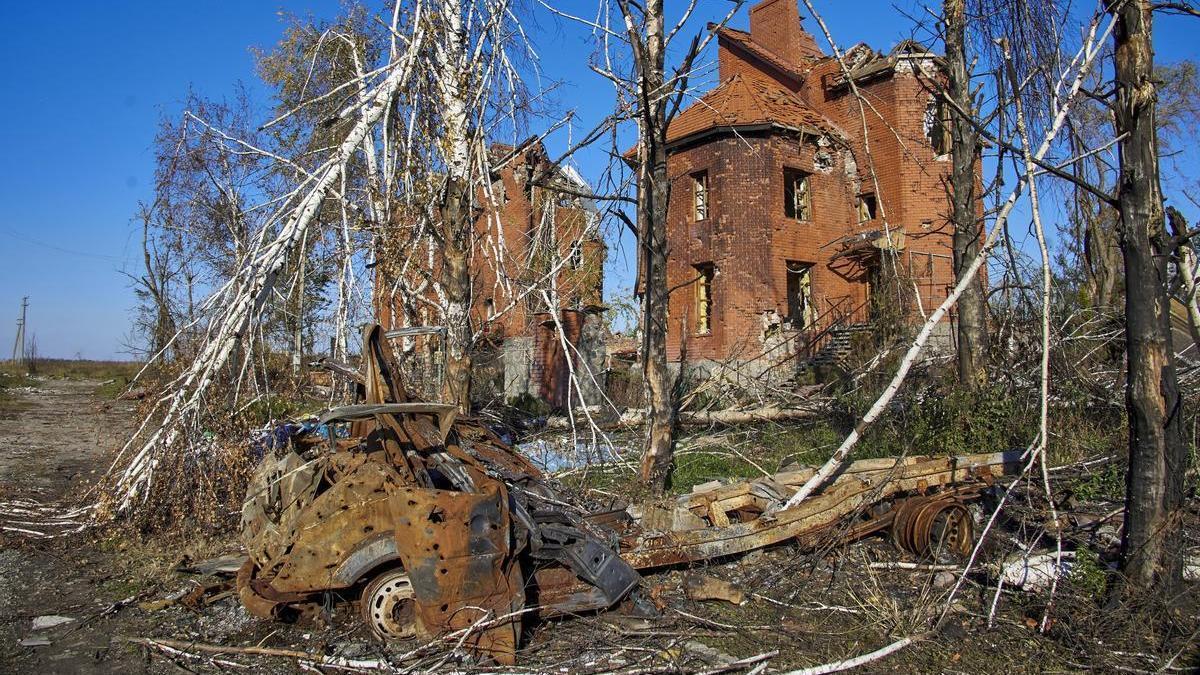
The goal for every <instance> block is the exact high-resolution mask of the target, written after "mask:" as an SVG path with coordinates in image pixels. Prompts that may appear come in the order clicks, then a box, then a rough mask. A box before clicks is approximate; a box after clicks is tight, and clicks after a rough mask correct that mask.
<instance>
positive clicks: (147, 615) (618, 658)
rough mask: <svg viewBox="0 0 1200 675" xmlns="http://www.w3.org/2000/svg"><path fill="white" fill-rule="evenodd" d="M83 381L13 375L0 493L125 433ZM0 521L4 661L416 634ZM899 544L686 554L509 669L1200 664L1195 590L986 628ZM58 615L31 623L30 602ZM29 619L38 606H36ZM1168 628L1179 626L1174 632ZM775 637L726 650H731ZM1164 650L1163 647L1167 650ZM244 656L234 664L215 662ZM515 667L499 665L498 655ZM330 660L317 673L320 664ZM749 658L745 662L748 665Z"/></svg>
mask: <svg viewBox="0 0 1200 675" xmlns="http://www.w3.org/2000/svg"><path fill="white" fill-rule="evenodd" d="M99 384H100V383H99V382H96V381H71V380H42V381H39V382H37V384H36V385H35V386H34V387H31V388H22V389H17V390H10V392H9V393H10V395H11V397H10V398H9V399H8V401H7V402H6V403H5V405H4V407H3V408H0V499H12V498H15V497H29V498H34V499H37V500H39V501H42V502H46V503H59V502H63V501H78V500H79V498H80V496H81V495H82V493H83V491H85V490H86V489H87V486H88V485H90V484H91V482H92V481H94V479H95V478H96V476H97V475H99V473H100V472H102V471H103V470H104V469H105V468H106V467H107V462H106V458H108V457H110V453H112V452H113V451H114V449H115V448H116V447H118V445H119V444H120V443H121V442H122V441H123V440H124V439H125V438H126V437H127V434H128V432H129V430H130V428H131V425H132V423H133V418H134V404H132V403H128V402H112V401H102V400H100V399H99V398H97V397H96V396H95V394H94V392H95V391H96V389H97V387H98V386H99ZM11 535H12V533H0V672H2V673H8V672H13V673H24V672H39V673H109V672H123V673H138V672H146V673H168V672H170V673H175V672H181V671H182V672H218V671H224V670H229V669H236V670H239V671H241V672H254V673H274V672H280V673H286V672H296V671H297V670H298V669H299V664H298V663H297V662H296V661H295V660H294V659H286V658H272V657H262V656H248V655H245V654H237V653H234V654H227V655H225V656H222V657H221V659H223V660H222V661H214V660H213V659H212V655H208V656H206V657H204V658H194V657H187V656H181V655H179V654H175V655H169V654H165V653H163V651H162V650H158V649H147V648H146V647H143V646H140V645H137V644H134V643H132V642H130V641H129V638H140V637H156V638H166V639H173V640H179V641H184V642H189V643H205V644H216V645H225V646H239V647H244V646H254V645H258V646H263V647H269V648H276V649H288V650H301V651H304V652H307V653H310V654H322V655H333V656H341V657H346V658H355V659H376V658H392V659H395V658H396V657H397V655H400V654H404V653H406V652H411V651H412V650H414V649H417V648H419V647H421V645H420V643H417V642H415V641H414V642H410V643H399V644H392V645H382V644H380V643H378V642H376V641H374V640H372V639H371V638H370V637H369V636H368V635H367V634H366V631H365V630H364V629H363V628H362V626H361V624H360V623H359V622H358V620H357V618H356V615H355V609H354V604H353V602H352V598H341V597H337V596H331V597H330V598H329V599H328V600H329V602H328V607H327V612H326V613H325V615H324V616H323V617H321V618H319V619H318V623H317V624H316V625H309V626H296V625H285V624H280V623H275V622H269V621H262V620H258V619H255V618H253V617H251V616H250V615H248V614H247V613H246V612H245V610H244V609H243V608H242V607H241V605H240V604H239V603H238V601H237V598H236V596H226V597H224V598H222V599H218V600H217V601H216V602H213V603H212V604H211V605H208V606H205V607H201V608H196V609H189V608H187V607H185V606H182V605H179V604H175V605H171V606H167V607H165V608H156V607H154V606H153V605H152V604H145V603H153V602H154V601H156V600H160V599H162V598H166V597H170V596H172V595H173V594H177V593H178V592H179V591H180V590H186V589H189V588H193V587H195V586H196V585H197V584H209V583H213V582H216V581H219V579H217V578H216V577H202V576H196V575H189V574H185V573H182V572H178V571H176V569H175V568H176V567H177V566H178V564H179V563H180V562H182V561H185V560H199V559H203V558H206V557H210V556H213V555H216V554H220V553H224V552H230V551H235V550H236V544H235V543H234V541H233V537H232V536H230V537H228V538H226V539H224V540H220V541H207V542H195V541H187V542H181V541H172V542H162V541H152V542H145V541H139V540H138V539H137V538H136V537H133V536H124V537H121V538H115V537H112V536H111V535H104V536H101V535H97V534H95V533H83V534H78V535H73V536H71V537H67V538H58V539H52V540H32V539H28V538H24V537H17V536H11ZM901 559H903V557H902V555H901V554H899V553H897V552H896V551H895V550H894V549H893V548H892V547H891V545H890V544H889V543H887V542H886V541H885V540H883V539H879V538H876V539H870V540H867V541H864V542H860V543H858V544H855V545H852V546H843V547H838V548H836V549H832V550H830V551H827V552H825V553H823V554H820V555H812V554H802V553H801V552H800V551H799V550H798V549H796V548H793V547H789V546H783V547H779V548H775V549H773V550H769V551H760V552H756V553H753V554H751V555H748V556H745V557H742V558H739V559H736V560H729V561H719V562H714V563H711V564H709V565H706V566H702V567H701V568H694V569H690V570H673V571H668V572H665V573H662V574H657V575H654V576H651V577H648V578H647V580H646V588H647V589H648V591H649V592H650V594H651V596H652V597H655V598H657V599H658V601H659V602H660V604H661V605H662V606H663V608H664V609H663V613H662V616H659V617H653V618H649V619H638V618H631V617H626V616H622V615H620V614H618V613H615V612H613V613H607V614H599V615H591V616H583V617H579V618H577V619H575V620H570V621H556V622H549V623H542V624H539V625H536V626H533V627H531V629H530V630H529V631H528V632H527V633H528V634H527V644H526V647H525V649H524V650H523V652H522V654H521V665H522V668H521V669H528V670H530V671H533V672H551V671H553V672H584V673H598V672H612V671H621V672H639V673H658V672H701V671H707V672H745V671H747V670H750V669H751V668H752V667H753V666H754V665H758V664H763V663H765V664H768V665H769V669H768V670H767V672H782V671H786V670H789V669H792V668H797V667H804V666H811V665H814V664H819V663H825V662H829V661H837V660H840V659H845V658H849V657H853V656H856V655H859V654H862V653H865V652H868V651H871V650H873V649H876V648H879V647H882V646H884V645H886V644H888V643H890V642H892V641H893V640H895V639H898V638H900V637H905V636H910V635H918V634H919V635H920V639H919V640H918V641H917V642H915V643H914V644H913V645H912V646H910V647H908V648H907V649H905V650H903V651H901V652H898V653H896V654H894V655H892V656H889V657H887V658H886V659H882V660H879V661H875V662H873V663H870V664H868V665H867V666H866V667H865V668H864V669H863V671H862V672H880V673H882V672H967V673H1001V672H1081V671H1088V670H1096V671H1106V672H1111V671H1117V670H1124V671H1126V672H1154V671H1156V670H1159V669H1161V668H1164V666H1165V672H1193V671H1191V669H1193V668H1196V667H1197V666H1200V660H1198V656H1200V655H1198V652H1197V646H1196V644H1195V642H1196V634H1195V633H1191V635H1190V636H1189V635H1188V634H1187V633H1189V632H1191V631H1190V630H1185V629H1186V627H1187V626H1192V627H1195V626H1197V625H1200V615H1198V613H1197V612H1198V610H1197V607H1196V606H1195V602H1194V598H1195V595H1194V593H1193V594H1191V595H1190V596H1189V597H1188V598H1185V599H1184V601H1183V602H1181V603H1180V605H1181V606H1180V609H1179V610H1178V615H1177V616H1176V617H1174V618H1173V619H1172V620H1169V621H1164V622H1160V623H1154V621H1150V622H1147V621H1144V620H1143V619H1141V618H1139V617H1138V616H1135V615H1134V614H1133V613H1132V612H1131V611H1130V610H1127V609H1126V608H1124V607H1119V606H1108V607H1105V606H1102V605H1099V604H1096V602H1094V601H1092V600H1090V599H1087V598H1084V597H1082V596H1080V595H1079V594H1078V593H1076V592H1075V590H1076V589H1074V588H1072V584H1071V583H1070V582H1067V583H1065V585H1064V588H1063V589H1062V592H1061V593H1060V599H1059V601H1058V603H1059V604H1058V605H1057V607H1056V610H1055V612H1054V616H1055V617H1056V620H1055V622H1054V624H1053V626H1052V627H1051V629H1050V630H1049V631H1048V633H1046V634H1042V633H1039V632H1038V630H1036V627H1037V619H1038V618H1040V617H1041V613H1042V610H1043V608H1044V604H1045V603H1044V598H1042V597H1041V596H1040V595H1023V594H1020V593H1008V592H1006V593H1004V594H1003V595H1002V597H1001V599H1000V603H999V607H998V611H997V613H996V616H995V619H994V621H993V625H992V627H991V628H988V625H987V624H988V612H989V608H990V605H991V602H992V598H993V592H992V591H993V589H994V586H988V585H986V583H980V582H981V581H983V578H982V577H980V578H972V579H969V580H968V581H967V582H966V583H965V584H964V586H963V590H962V592H960V594H959V595H958V596H957V599H956V600H954V601H953V603H951V604H949V609H948V610H947V611H946V619H945V620H944V621H942V622H940V624H938V628H937V629H936V630H934V631H932V632H927V631H928V627H929V626H930V625H931V624H932V622H931V620H930V619H931V618H936V617H938V616H939V615H941V613H942V611H943V610H944V609H945V608H946V606H947V603H946V602H945V599H946V595H947V593H948V591H949V588H948V587H947V583H948V582H952V581H953V580H954V579H955V578H956V577H954V576H953V574H951V575H950V576H949V577H947V576H946V574H944V573H938V572H935V571H911V570H880V569H873V568H871V567H870V563H871V562H872V561H894V560H901ZM697 574H705V575H712V576H714V577H718V578H721V579H724V580H727V581H729V582H732V583H733V584H734V585H735V586H736V587H737V588H738V589H740V590H742V591H743V592H744V593H745V594H746V602H744V603H743V604H741V605H737V606H735V605H732V604H729V603H726V602H720V601H717V602H696V601H692V600H689V599H687V598H686V597H685V594H684V590H683V587H684V579H685V577H686V576H687V575H697ZM47 616H62V617H68V618H70V619H71V620H70V621H68V622H65V623H62V624H60V625H57V626H54V627H50V628H43V629H38V628H35V621H38V618H39V617H47ZM42 621H43V622H44V621H45V619H42ZM1180 626H1183V627H1185V629H1180V628H1179V627H1180ZM764 654H773V655H772V656H771V658H770V659H769V661H768V660H763V661H759V662H756V663H755V664H752V665H747V666H743V667H735V666H730V665H728V664H729V662H730V661H733V660H737V659H747V658H752V657H755V656H760V655H764ZM1172 656H1174V659H1173V660H1169V659H1171V657H1172ZM230 664H240V666H235V665H230ZM403 665H404V666H406V667H412V668H413V669H414V670H428V669H433V670H446V669H450V668H463V667H465V666H468V665H469V661H468V657H467V656H466V655H465V654H464V653H462V652H460V651H457V650H454V649H453V645H452V644H451V645H439V646H436V647H435V648H433V649H429V650H428V651H426V652H423V653H422V654H421V655H420V656H419V657H418V658H415V659H414V658H409V659H408V660H406V661H405V662H404V664H403ZM509 670H511V669H509ZM326 672H333V671H326ZM760 672H761V671H760Z"/></svg>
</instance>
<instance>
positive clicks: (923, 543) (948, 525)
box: [892, 497, 975, 558]
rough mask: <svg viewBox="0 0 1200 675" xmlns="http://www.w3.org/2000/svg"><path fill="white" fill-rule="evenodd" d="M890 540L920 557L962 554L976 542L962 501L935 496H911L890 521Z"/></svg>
mask: <svg viewBox="0 0 1200 675" xmlns="http://www.w3.org/2000/svg"><path fill="white" fill-rule="evenodd" d="M892 541H894V542H895V543H896V545H897V546H899V547H900V548H903V549H904V550H906V551H908V552H910V553H913V554H915V555H918V556H921V557H923V558H930V557H934V556H936V555H938V554H946V555H950V556H954V557H959V558H962V557H965V556H967V555H969V554H970V553H971V548H972V547H973V546H974V544H975V528H974V526H973V523H972V522H971V512H970V511H968V510H967V508H966V507H965V506H963V505H962V503H960V502H958V501H956V500H953V499H945V498H938V497H911V498H909V499H906V500H904V502H903V503H901V505H900V507H899V510H898V511H897V512H896V516H895V518H894V519H893V521H892Z"/></svg>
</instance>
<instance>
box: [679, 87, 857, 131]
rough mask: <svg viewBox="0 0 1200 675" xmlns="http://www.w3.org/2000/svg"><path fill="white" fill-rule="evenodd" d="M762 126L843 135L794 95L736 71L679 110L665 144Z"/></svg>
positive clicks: (827, 120)
mask: <svg viewBox="0 0 1200 675" xmlns="http://www.w3.org/2000/svg"><path fill="white" fill-rule="evenodd" d="M763 125H771V126H776V127H780V128H784V129H797V130H804V131H809V132H813V133H824V134H830V135H832V136H835V137H837V138H844V137H845V135H844V134H843V133H842V132H841V131H840V130H839V129H838V128H837V126H835V125H834V124H833V122H831V121H830V120H829V118H827V117H825V116H824V115H821V114H820V113H818V112H816V111H815V110H813V109H812V108H810V107H809V106H808V105H807V104H806V103H804V101H802V100H800V98H799V97H798V96H796V95H795V94H793V93H791V92H789V91H787V90H786V89H783V88H782V87H778V86H775V85H772V84H770V83H769V82H766V81H764V80H761V79H759V78H751V77H744V76H742V75H740V74H738V75H734V76H733V77H730V78H728V79H727V80H725V81H724V82H722V83H721V84H720V85H719V86H718V87H717V88H716V89H713V90H712V91H710V92H708V93H707V94H705V95H704V96H702V97H700V98H699V99H698V100H697V101H696V102H695V103H693V104H692V105H690V106H688V108H687V109H686V110H684V111H683V112H681V113H679V115H678V116H677V117H676V118H675V119H674V120H672V121H671V126H670V127H669V128H668V129H667V143H672V144H673V143H677V142H679V141H682V140H684V139H687V138H690V137H692V136H696V135H698V134H701V133H703V132H705V131H710V130H712V129H717V128H722V127H734V128H737V127H758V126H763Z"/></svg>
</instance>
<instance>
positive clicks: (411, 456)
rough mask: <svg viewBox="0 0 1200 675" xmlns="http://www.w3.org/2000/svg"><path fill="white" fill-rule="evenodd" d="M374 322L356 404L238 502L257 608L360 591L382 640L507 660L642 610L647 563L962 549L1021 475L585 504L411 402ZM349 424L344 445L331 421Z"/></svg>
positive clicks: (893, 473) (766, 480)
mask: <svg viewBox="0 0 1200 675" xmlns="http://www.w3.org/2000/svg"><path fill="white" fill-rule="evenodd" d="M391 364H392V361H391V353H390V349H388V348H387V346H386V343H385V341H384V340H383V334H382V331H381V330H380V329H379V327H377V326H376V327H373V328H370V329H368V331H367V334H366V335H365V339H364V357H363V372H362V373H361V376H359V377H358V378H357V379H358V383H357V386H358V395H359V399H360V400H361V401H362V403H361V404H356V405H351V406H345V407H342V408H336V409H334V410H331V411H329V412H328V413H326V414H325V415H323V416H322V417H321V418H320V420H319V421H318V422H319V424H320V426H319V427H318V428H319V429H324V430H325V433H319V432H316V431H308V432H301V433H297V434H295V435H292V436H291V437H290V438H289V439H288V442H287V443H286V444H285V445H284V447H278V448H273V449H268V451H267V453H266V456H265V457H264V458H263V461H262V463H261V465H260V466H259V469H258V470H257V472H256V475H255V478H254V480H253V482H252V484H251V486H250V489H249V493H248V496H247V499H246V502H245V505H244V508H243V517H242V524H243V539H244V544H245V546H246V550H247V553H248V554H249V561H248V562H247V563H246V564H245V566H244V567H243V568H242V569H241V571H240V572H239V574H238V589H239V594H240V596H241V599H242V601H243V603H244V604H245V606H246V607H247V609H248V610H250V611H251V612H252V613H253V614H256V615H258V616H262V617H275V618H281V617H285V616H287V615H289V614H295V613H297V612H299V613H303V612H305V611H307V610H311V609H312V608H314V607H316V606H317V605H316V603H318V602H319V601H320V599H321V598H322V595H323V594H324V593H325V592H328V591H337V590H344V591H346V592H347V593H358V594H359V597H360V600H359V603H360V607H361V613H362V616H363V619H364V621H365V622H366V623H367V624H368V625H369V626H370V627H371V629H372V630H373V631H374V632H375V633H376V634H377V635H379V636H380V637H383V638H397V637H409V636H414V635H422V636H427V637H428V636H435V635H445V634H448V633H453V632H455V631H459V632H460V635H461V636H462V637H463V639H464V644H465V645H467V646H469V647H471V648H473V649H474V650H476V651H477V652H479V653H480V654H482V655H485V656H489V657H490V658H492V659H493V660H495V661H496V662H498V663H501V664H512V663H514V662H515V659H516V651H517V648H518V646H519V642H520V637H521V626H522V624H523V623H524V621H525V620H526V618H527V617H528V616H529V615H535V616H538V617H548V616H554V615H561V614H567V613H578V612H584V611H595V610H603V609H607V608H611V607H614V606H616V605H618V604H621V603H628V604H630V605H636V604H637V603H638V601H639V593H638V591H637V589H638V586H639V583H640V581H641V575H640V573H639V570H648V569H653V568H656V567H664V566H669V565H678V564H684V563H689V562H694V561H700V560H708V559H713V558H717V557H723V556H728V555H732V554H737V553H742V552H746V551H751V550H754V549H759V548H763V547H765V546H770V545H772V544H777V543H780V542H785V541H789V540H800V541H801V542H807V543H810V544H812V545H816V544H818V543H820V541H822V540H829V538H831V537H833V538H837V539H839V540H843V541H844V540H850V539H853V538H856V537H861V536H865V535H867V534H870V533H873V532H878V531H881V530H885V529H887V528H891V530H892V536H893V539H894V540H895V541H896V543H897V544H898V545H899V546H901V547H903V548H905V549H907V550H910V551H911V552H913V553H915V554H918V555H931V554H933V553H935V552H937V551H939V550H941V551H954V552H959V553H962V552H965V551H967V550H969V547H970V546H971V542H972V540H973V534H972V525H971V523H972V519H971V515H970V513H969V512H968V511H967V509H966V508H965V507H964V503H965V502H967V501H969V500H971V499H973V498H975V497H977V496H978V495H979V494H980V493H981V492H982V491H983V490H985V489H986V488H987V487H988V486H990V485H991V484H992V482H993V480H994V478H995V477H997V476H998V475H1000V474H1002V473H1006V472H1009V471H1010V470H1012V469H1014V468H1015V465H1016V464H1015V463H1016V462H1017V460H1018V458H1017V457H1016V456H1015V455H1013V454H1011V453H998V454H986V455H972V456H967V457H938V458H926V457H910V458H905V459H899V460H897V459H886V460H864V461H860V462H855V463H853V464H850V465H848V466H847V467H846V468H845V469H844V470H843V471H842V472H841V473H840V475H838V476H837V478H836V479H835V480H833V481H831V482H830V483H829V484H828V485H827V486H826V487H825V488H824V489H823V490H821V491H819V492H818V493H816V494H815V495H814V496H812V497H810V498H809V499H807V500H805V501H804V502H803V503H802V504H800V505H799V506H797V507H794V508H790V509H789V508H783V506H784V504H785V502H786V501H787V499H788V497H789V496H790V495H792V494H794V492H795V491H796V490H797V489H798V488H799V486H800V485H802V484H803V483H804V481H805V480H807V479H808V478H809V477H811V475H812V469H801V470H796V471H785V472H782V473H779V474H776V475H773V476H770V477H763V478H759V479H756V480H750V481H745V482H740V483H735V484H731V485H711V486H708V487H707V489H699V490H696V491H694V492H693V493H691V494H688V495H684V496H681V497H679V498H678V499H675V500H673V501H669V502H666V503H662V504H655V505H650V506H641V507H640V508H637V507H630V508H627V509H626V508H623V509H617V510H592V509H588V508H585V507H581V506H578V505H576V504H573V503H572V502H571V501H570V500H568V499H566V498H564V497H563V496H562V495H560V494H559V492H558V490H556V489H555V488H554V486H553V485H552V484H551V483H550V482H549V481H547V480H546V479H545V477H543V475H542V474H541V472H540V471H539V470H538V469H537V468H536V467H535V466H534V465H533V464H532V463H530V462H529V461H528V460H527V459H525V458H524V457H523V456H521V455H520V454H519V453H517V452H514V451H513V450H512V449H511V448H510V447H509V446H508V445H506V444H505V443H503V442H502V441H501V440H500V439H499V438H498V437H497V436H496V435H495V434H493V433H492V432H491V431H490V430H488V429H487V428H486V427H484V426H483V425H481V424H479V423H478V422H475V421H473V420H470V419H464V418H461V417H459V416H458V415H457V414H456V410H455V409H454V408H453V407H451V406H446V405H440V404H431V403H420V402H413V401H409V400H408V395H407V393H406V392H405V390H404V387H403V386H402V384H401V383H400V382H398V381H397V380H396V378H395V375H394V373H396V372H397V370H396V369H395V368H394V367H393V366H392V365H391ZM338 425H341V426H343V427H345V426H349V432H348V435H347V436H346V437H339V436H338V435H337V434H336V433H333V432H332V431H330V430H331V429H332V428H335V427H337V426H338Z"/></svg>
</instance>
